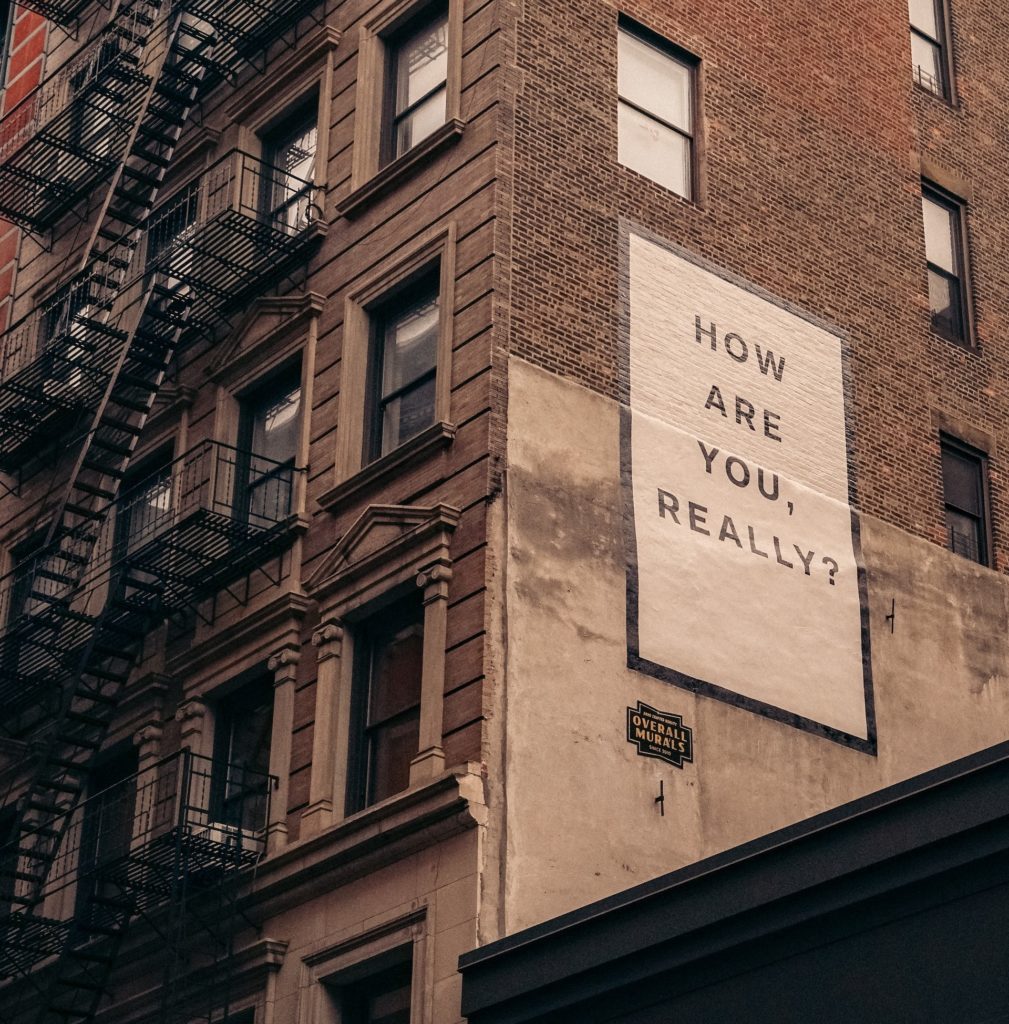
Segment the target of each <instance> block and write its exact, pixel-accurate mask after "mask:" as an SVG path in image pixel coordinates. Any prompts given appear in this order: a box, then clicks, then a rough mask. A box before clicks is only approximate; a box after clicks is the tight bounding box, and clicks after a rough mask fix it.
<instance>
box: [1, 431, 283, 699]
mask: <svg viewBox="0 0 1009 1024" xmlns="http://www.w3.org/2000/svg"><path fill="white" fill-rule="evenodd" d="M295 472H296V470H295V467H294V465H293V464H292V463H291V462H277V461H275V460H273V459H269V458H266V457H264V456H262V455H259V454H257V453H255V452H252V451H247V450H243V449H239V448H234V447H232V446H230V445H226V444H222V443H220V442H217V441H205V442H202V443H201V444H199V445H197V446H196V447H194V448H193V449H191V450H190V451H188V452H187V453H186V454H185V455H183V456H181V457H180V458H179V459H176V460H175V461H174V462H172V463H170V464H168V465H167V466H165V467H164V468H163V469H162V470H160V471H159V472H157V473H154V474H152V475H151V476H150V477H149V478H147V479H145V480H143V481H140V482H139V483H137V484H136V485H135V486H133V487H131V488H129V489H128V490H126V491H125V492H124V493H123V494H122V495H120V497H119V498H118V499H117V500H116V501H114V502H112V503H111V504H110V505H109V507H108V509H107V510H106V513H105V525H104V527H103V529H102V533H101V536H100V537H99V539H98V542H97V543H96V544H93V545H92V546H91V550H90V553H89V555H88V564H87V568H86V569H85V571H84V572H83V574H82V575H81V576H80V577H79V578H80V582H79V583H75V582H69V580H70V576H69V573H68V572H67V568H68V567H67V564H66V563H67V560H68V559H70V560H72V559H73V557H74V552H73V549H72V548H71V547H68V545H67V542H66V541H65V540H64V542H63V544H62V545H61V546H60V547H58V548H54V549H52V550H43V551H39V552H37V553H36V554H34V555H33V556H31V557H30V558H28V559H26V560H25V561H24V562H23V563H21V564H20V565H18V566H17V567H15V568H14V569H13V570H12V571H11V572H9V573H7V574H6V575H5V576H3V577H0V622H2V623H4V625H3V626H2V627H0V702H6V704H7V706H8V709H10V708H13V707H15V706H17V705H20V704H22V703H24V702H25V701H32V700H35V699H36V698H37V696H38V693H39V691H40V690H41V689H44V688H53V687H59V685H60V684H61V682H62V673H65V672H66V671H68V670H69V669H70V668H71V667H72V666H73V665H74V664H75V663H76V660H77V651H78V649H79V647H80V645H81V643H82V642H83V638H84V637H85V636H86V635H87V633H88V631H89V629H90V627H91V623H92V622H94V621H96V620H97V618H98V616H99V615H100V614H102V612H103V611H105V609H106V605H107V603H108V602H109V601H115V602H118V604H119V605H120V606H121V608H122V614H123V615H130V614H132V615H136V614H138V613H141V612H142V613H146V614H147V615H149V616H150V615H153V616H154V617H155V618H161V617H164V616H167V615H170V614H172V613H174V612H178V611H182V610H184V609H185V608H187V607H191V606H192V605H193V604H194V603H195V602H196V601H198V600H199V599H200V598H201V597H204V596H207V595H209V594H211V593H213V592H214V591H215V590H217V589H219V588H220V587H222V586H224V585H225V584H226V583H228V582H229V581H231V580H233V579H235V578H236V577H238V576H241V575H243V574H244V573H246V572H248V571H249V570H250V569H252V568H254V567H255V566H256V565H257V564H261V563H262V562H263V561H264V560H265V559H267V558H268V557H269V556H271V555H273V554H275V553H277V552H278V551H280V550H282V549H283V547H284V546H285V545H286V544H288V543H289V542H290V539H291V532H290V530H289V529H288V528H287V527H288V526H289V524H290V522H291V513H292V496H293V493H294V476H295ZM82 550H84V548H83V545H82ZM68 613H70V614H68ZM112 621H115V615H113V618H112Z"/></svg>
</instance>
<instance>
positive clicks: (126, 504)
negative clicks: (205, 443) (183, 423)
mask: <svg viewBox="0 0 1009 1024" xmlns="http://www.w3.org/2000/svg"><path fill="white" fill-rule="evenodd" d="M172 513H173V508H172V467H171V452H170V451H166V452H164V453H163V454H162V456H161V457H160V458H158V459H157V460H154V461H151V460H149V461H147V462H146V464H145V465H143V466H142V467H140V468H139V469H138V471H137V472H136V473H131V474H129V475H127V476H126V477H125V478H124V480H123V489H122V498H121V499H120V501H119V503H118V506H117V512H116V535H115V545H114V551H113V554H114V558H115V559H116V560H119V559H121V558H125V557H126V556H127V555H130V554H135V553H136V552H137V551H138V550H140V549H141V548H142V547H143V546H144V545H145V544H147V543H148V542H149V541H151V540H153V539H154V537H156V536H157V535H158V534H159V533H161V532H162V531H163V530H165V529H166V528H167V527H168V526H169V525H171V521H172Z"/></svg>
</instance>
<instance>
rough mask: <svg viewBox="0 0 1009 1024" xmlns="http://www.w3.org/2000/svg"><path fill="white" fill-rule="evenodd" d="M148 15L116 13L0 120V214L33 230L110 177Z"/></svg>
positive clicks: (141, 86)
mask: <svg viewBox="0 0 1009 1024" xmlns="http://www.w3.org/2000/svg"><path fill="white" fill-rule="evenodd" d="M149 10H150V9H149V8H148V7H147V6H146V5H143V4H135V5H133V6H132V7H130V8H129V9H126V10H123V11H121V12H120V14H119V15H118V16H117V18H116V21H115V22H114V23H113V24H112V25H110V26H109V27H108V28H107V29H105V30H104V31H103V32H102V34H101V35H100V36H98V37H97V38H96V39H95V40H94V41H93V42H92V43H91V44H89V45H88V46H87V47H85V48H84V50H83V51H82V52H81V53H79V54H78V55H77V56H75V57H74V58H73V59H72V60H71V61H69V62H68V63H66V64H64V65H63V66H62V67H61V68H59V69H58V70H57V71H56V72H55V73H53V74H52V75H50V76H48V77H47V78H46V79H45V80H44V81H43V82H42V84H41V85H40V86H39V87H38V89H36V90H35V91H34V92H32V93H30V94H29V95H28V96H26V97H25V98H24V99H23V100H22V101H21V102H20V103H18V104H17V105H16V106H15V107H14V108H13V109H12V110H11V111H10V112H9V113H8V114H7V115H6V116H5V117H4V118H3V119H2V120H0V216H3V217H5V218H6V219H8V220H11V221H13V222H14V223H16V224H19V225H20V226H21V227H24V228H27V229H29V230H33V231H41V230H43V229H45V228H47V227H49V226H50V225H51V224H53V223H54V222H55V221H56V220H58V219H59V218H60V217H61V216H62V215H63V214H65V213H66V212H67V211H69V210H70V209H71V208H72V207H73V206H74V205H75V204H76V203H77V202H78V201H79V200H80V199H82V198H83V197H84V196H85V195H86V194H87V193H88V192H89V191H90V190H91V188H92V186H94V185H95V184H96V183H99V182H105V181H108V179H109V178H110V177H111V176H112V174H113V172H114V171H115V168H116V167H117V165H118V164H119V163H120V161H121V160H122V158H123V155H124V153H125V151H126V145H127V142H128V140H129V137H130V132H131V129H132V128H133V124H134V121H135V120H136V117H137V115H138V113H139V111H140V108H141V106H142V104H143V99H144V93H145V89H146V87H147V85H148V83H149V79H148V78H147V77H146V76H145V75H144V74H143V73H142V72H141V70H140V68H141V57H142V54H143V50H144V46H145V45H146V39H147V33H148V31H149V27H150V23H151V16H150V13H149Z"/></svg>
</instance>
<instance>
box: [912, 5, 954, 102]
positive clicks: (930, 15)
mask: <svg viewBox="0 0 1009 1024" xmlns="http://www.w3.org/2000/svg"><path fill="white" fill-rule="evenodd" d="M907 6H908V11H909V14H910V17H911V73H912V75H913V76H914V80H915V81H916V82H917V83H918V85H920V86H921V87H922V88H923V89H927V90H928V91H929V92H932V93H935V94H936V96H945V97H948V96H949V95H950V89H949V84H950V77H951V76H950V66H949V56H948V53H947V47H946V12H945V10H944V7H943V0H908V4H907Z"/></svg>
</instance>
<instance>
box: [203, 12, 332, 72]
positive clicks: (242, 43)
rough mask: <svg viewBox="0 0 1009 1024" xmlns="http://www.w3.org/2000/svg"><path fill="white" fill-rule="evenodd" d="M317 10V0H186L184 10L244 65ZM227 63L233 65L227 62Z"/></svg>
mask: <svg viewBox="0 0 1009 1024" xmlns="http://www.w3.org/2000/svg"><path fill="white" fill-rule="evenodd" d="M316 6H318V0H272V2H270V0H226V2H224V3H220V2H217V3H215V2H214V0H187V2H186V10H187V11H188V12H190V13H191V14H192V15H193V17H194V18H196V19H199V20H200V21H202V22H205V23H206V24H207V25H209V26H211V27H212V28H213V29H214V31H215V32H216V34H217V35H218V37H219V38H220V39H221V40H222V41H223V43H224V45H225V47H226V48H227V49H231V50H233V51H234V53H235V55H236V56H237V57H238V58H240V59H242V60H245V61H248V60H250V59H252V58H253V57H255V56H256V54H258V53H259V52H260V51H262V50H264V49H265V48H266V47H268V46H269V45H270V43H271V42H273V41H274V40H275V39H277V38H279V37H280V36H281V35H282V34H283V33H284V31H286V30H287V29H290V28H291V27H292V26H293V25H294V24H295V23H296V22H297V21H298V19H299V18H302V17H303V16H304V15H306V14H308V12H309V11H311V10H312V9H313V8H314V7H316ZM229 63H233V62H230V61H229Z"/></svg>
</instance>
